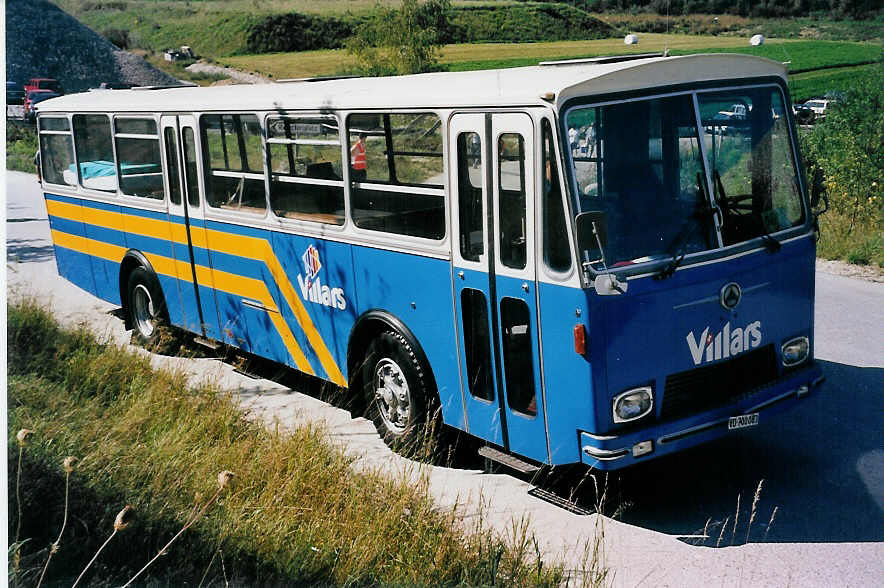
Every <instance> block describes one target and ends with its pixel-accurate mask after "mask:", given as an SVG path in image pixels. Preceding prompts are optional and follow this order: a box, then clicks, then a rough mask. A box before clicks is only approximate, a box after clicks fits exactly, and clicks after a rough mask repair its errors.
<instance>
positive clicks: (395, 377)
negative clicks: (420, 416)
mask: <svg viewBox="0 0 884 588" xmlns="http://www.w3.org/2000/svg"><path fill="white" fill-rule="evenodd" d="M375 402H377V406H378V412H379V413H380V415H381V418H382V419H383V420H384V424H385V425H386V426H387V429H389V430H390V431H391V432H393V433H395V434H397V435H399V434H402V433H404V432H405V429H406V428H407V427H408V423H409V420H410V416H411V394H410V392H409V389H408V382H407V381H406V380H405V374H404V373H403V372H402V368H400V367H399V365H398V364H397V363H396V362H395V361H393V360H392V359H389V358H384V359H382V360H381V361H379V362H378V364H377V366H375Z"/></svg>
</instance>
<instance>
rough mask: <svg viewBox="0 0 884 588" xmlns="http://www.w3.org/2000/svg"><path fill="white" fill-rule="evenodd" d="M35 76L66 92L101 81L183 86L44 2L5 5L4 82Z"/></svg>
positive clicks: (20, 1)
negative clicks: (54, 81)
mask: <svg viewBox="0 0 884 588" xmlns="http://www.w3.org/2000/svg"><path fill="white" fill-rule="evenodd" d="M32 77H51V78H56V79H58V80H60V81H61V83H62V85H63V86H64V88H65V90H66V91H67V92H78V91H82V90H87V89H89V88H94V87H95V86H97V85H98V84H100V83H101V82H115V83H125V84H132V85H171V84H177V83H179V82H178V80H176V79H175V78H173V77H172V76H170V75H168V74H166V73H164V72H161V71H159V70H157V69H156V68H154V67H152V66H151V65H149V64H148V63H147V62H146V61H144V60H143V59H141V58H140V57H138V56H136V55H133V54H131V53H128V52H126V51H121V50H119V49H117V48H116V47H115V46H113V45H112V44H111V43H109V42H108V41H106V40H105V39H104V38H102V37H101V36H99V35H98V34H96V33H95V32H94V31H93V30H91V29H89V28H88V27H86V26H84V25H82V24H80V23H79V22H78V21H77V20H76V19H74V18H73V17H72V16H70V15H69V14H67V13H65V12H64V11H62V10H61V9H59V8H58V7H56V6H54V5H53V4H50V3H49V2H47V1H46V0H7V1H6V79H7V80H13V81H17V82H26V81H27V80H29V79H30V78H32Z"/></svg>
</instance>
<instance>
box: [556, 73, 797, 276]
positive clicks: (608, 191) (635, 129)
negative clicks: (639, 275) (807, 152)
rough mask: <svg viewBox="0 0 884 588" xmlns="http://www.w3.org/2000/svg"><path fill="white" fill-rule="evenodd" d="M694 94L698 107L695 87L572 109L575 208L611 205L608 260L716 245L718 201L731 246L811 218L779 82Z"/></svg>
mask: <svg viewBox="0 0 884 588" xmlns="http://www.w3.org/2000/svg"><path fill="white" fill-rule="evenodd" d="M696 97H697V102H696V103H697V104H698V106H699V112H697V110H696V109H695V106H694V105H695V102H694V94H691V93H686V94H680V95H675V96H666V97H657V98H648V99H636V100H630V101H621V102H616V103H608V104H603V105H597V106H588V107H578V108H574V109H571V110H570V111H568V113H567V116H566V119H565V123H566V130H565V132H566V134H567V136H568V140H569V143H570V155H571V157H570V160H571V173H572V174H573V177H574V183H575V184H576V188H577V192H578V193H577V198H576V200H577V206H576V211H577V212H578V213H580V212H589V211H603V212H605V214H606V217H607V234H608V243H607V246H606V247H605V257H606V261H607V263H608V264H609V265H611V266H614V267H618V266H625V265H631V264H636V263H641V262H644V261H652V260H656V259H667V258H671V257H673V256H676V255H677V256H681V255H687V254H690V253H696V252H700V251H706V250H710V249H714V248H717V247H718V246H719V235H718V234H717V230H716V227H715V223H714V217H715V215H714V214H713V203H714V205H715V206H716V207H718V209H719V210H720V211H721V216H720V218H721V244H722V245H724V246H727V245H732V244H734V243H738V242H742V241H746V240H748V239H752V238H755V237H761V236H765V235H770V234H771V233H776V232H777V231H781V230H783V229H787V228H790V227H795V226H798V225H801V224H802V223H803V222H804V215H803V208H802V206H801V199H800V193H799V191H798V181H797V172H796V169H795V164H794V157H793V152H792V148H791V144H790V137H789V130H788V126H787V124H788V123H787V119H786V118H785V117H784V116H782V114H778V113H782V112H783V106H782V105H783V101H782V99H781V97H780V93H779V90H778V89H777V88H776V87H770V86H766V87H761V88H757V87H756V88H749V89H738V90H730V91H725V92H721V91H718V92H699V93H697V94H696ZM698 122H699V126H698ZM704 157H705V159H704ZM707 169H708V171H709V174H708V177H709V178H711V180H712V187H711V193H712V199H711V200H710V197H709V196H708V194H709V193H710V188H709V186H707V184H708V181H707V172H706V170H707Z"/></svg>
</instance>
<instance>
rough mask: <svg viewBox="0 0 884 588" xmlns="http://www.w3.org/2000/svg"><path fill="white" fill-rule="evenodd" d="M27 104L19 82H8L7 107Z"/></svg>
mask: <svg viewBox="0 0 884 588" xmlns="http://www.w3.org/2000/svg"><path fill="white" fill-rule="evenodd" d="M24 103H25V91H24V90H23V89H22V87H21V86H20V85H19V83H18V82H6V105H7V106H12V105H20V104H24Z"/></svg>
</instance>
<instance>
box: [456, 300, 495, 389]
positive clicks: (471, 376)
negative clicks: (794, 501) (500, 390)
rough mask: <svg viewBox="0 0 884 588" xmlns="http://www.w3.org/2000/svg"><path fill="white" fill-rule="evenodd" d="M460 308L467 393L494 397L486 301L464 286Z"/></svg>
mask: <svg viewBox="0 0 884 588" xmlns="http://www.w3.org/2000/svg"><path fill="white" fill-rule="evenodd" d="M460 309H461V315H462V317H461V318H462V320H463V342H464V355H465V356H466V362H467V384H468V386H469V390H470V394H472V395H473V396H475V397H476V398H481V399H482V400H488V401H491V400H494V379H493V376H492V372H491V370H492V369H493V366H494V364H493V363H492V362H491V346H490V345H491V335H490V332H491V331H490V330H489V328H488V302H487V300H486V298H485V293H484V292H482V291H481V290H475V289H473V288H464V289H463V291H462V292H461V294H460Z"/></svg>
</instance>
